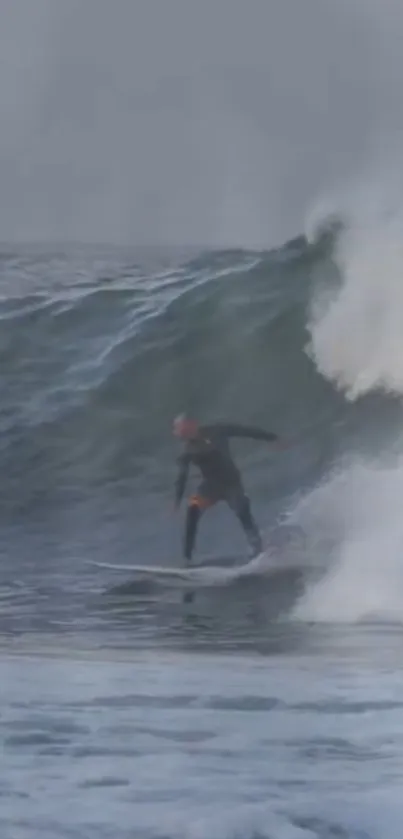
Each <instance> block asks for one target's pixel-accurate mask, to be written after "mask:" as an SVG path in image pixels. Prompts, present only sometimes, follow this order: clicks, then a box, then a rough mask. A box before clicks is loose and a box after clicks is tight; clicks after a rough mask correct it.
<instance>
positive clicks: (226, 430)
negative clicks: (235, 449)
mask: <svg viewBox="0 0 403 839" xmlns="http://www.w3.org/2000/svg"><path fill="white" fill-rule="evenodd" d="M216 428H217V431H218V432H219V433H220V434H222V436H223V437H248V438H249V439H250V440H265V441H266V442H268V443H275V442H277V441H278V440H279V437H278V435H277V434H274V432H273V431H265V430H264V429H263V428H256V427H255V426H251V425H238V424H236V423H220V424H217V426H216Z"/></svg>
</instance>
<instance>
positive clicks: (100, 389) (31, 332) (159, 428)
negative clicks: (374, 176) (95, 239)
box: [0, 226, 402, 611]
mask: <svg viewBox="0 0 403 839" xmlns="http://www.w3.org/2000/svg"><path fill="white" fill-rule="evenodd" d="M389 234H390V235H391V233H390V231H389ZM371 242H372V245H371V246H372V247H374V244H373V240H371ZM358 246H359V247H358ZM369 262H370V263H371V264H372V265H373V266H374V267H375V268H376V265H377V263H376V260H375V259H374V254H373V253H372V254H371V251H369V254H368V255H367V257H365V256H364V255H363V242H362V231H361V232H360V237H359V238H358V239H357V241H356V243H355V244H354V241H353V239H352V237H351V233H349V235H348V238H347V234H346V233H345V232H343V230H342V229H339V228H337V226H336V227H335V228H334V229H332V230H329V231H328V232H327V233H326V231H323V230H322V231H321V233H320V235H318V236H317V237H316V239H314V240H313V241H312V242H311V243H308V242H307V241H306V239H305V238H304V237H300V238H298V239H295V240H293V241H290V242H288V243H287V244H286V245H285V246H284V247H282V248H279V249H277V250H275V251H270V252H247V251H217V252H205V253H197V254H189V253H188V254H183V253H178V252H168V253H162V252H159V251H142V252H130V251H122V250H113V251H111V250H106V251H100V250H98V251H97V252H96V253H94V252H91V251H86V250H81V251H66V250H64V251H60V252H55V253H52V254H49V253H42V252H39V251H36V252H32V251H31V252H27V251H20V252H18V253H8V254H3V257H2V262H1V300H0V318H1V333H0V335H1V337H0V353H1V413H0V422H1V430H2V435H1V444H0V468H1V474H2V485H1V496H2V497H1V504H0V521H1V523H2V526H3V532H4V533H7V538H9V536H10V531H11V530H13V534H14V536H15V534H16V533H24V534H25V536H26V534H27V533H29V537H30V539H31V542H30V545H31V547H32V544H33V543H32V539H33V538H38V539H39V540H41V539H42V540H43V534H44V533H45V532H46V534H47V536H46V539H47V544H51V545H52V546H54V545H55V543H58V544H60V540H61V536H62V541H63V544H64V545H65V546H66V545H68V546H69V548H70V551H71V549H72V545H75V546H76V550H75V553H77V546H79V548H80V551H79V552H80V553H81V554H83V553H84V554H85V555H86V554H88V552H89V551H90V550H91V549H94V550H95V549H96V550H97V551H99V550H100V547H102V551H103V552H104V554H105V555H106V556H108V557H110V555H111V552H112V553H114V554H116V552H118V553H119V555H120V554H121V553H122V552H126V551H127V550H129V548H130V550H133V547H134V548H135V549H137V553H139V552H140V553H141V554H144V553H147V554H149V555H150V556H155V553H156V552H157V555H158V557H159V558H161V551H163V550H164V551H165V552H166V550H167V544H168V546H169V544H170V542H169V540H170V539H171V538H172V539H176V538H177V536H175V537H174V536H172V530H173V527H172V525H171V523H170V519H169V515H167V510H168V512H169V507H170V504H171V498H172V484H173V480H174V476H175V458H176V455H177V449H176V444H174V443H173V441H172V438H171V422H172V418H173V417H174V416H175V415H176V414H177V413H178V412H179V411H183V410H186V411H190V412H191V413H193V414H195V415H197V416H198V417H200V418H201V419H202V420H204V421H212V420H214V419H216V418H217V419H229V420H233V421H237V422H247V423H256V424H259V425H263V426H265V427H267V428H269V429H273V430H275V431H277V432H278V433H279V434H283V435H285V436H287V437H289V438H290V439H291V440H292V442H293V445H292V447H291V448H290V449H289V450H288V451H286V452H283V453H281V454H280V453H273V452H270V451H269V450H267V448H265V447H263V448H262V446H261V445H259V444H256V443H239V444H235V445H234V452H235V453H236V457H237V460H238V462H239V464H240V466H241V468H242V469H243V472H244V476H245V483H246V486H247V488H248V491H249V492H250V495H251V497H252V500H253V504H254V506H255V508H256V510H257V511H258V515H259V517H260V519H261V521H262V523H263V525H264V526H265V527H267V528H270V527H271V526H272V525H273V523H274V522H275V521H276V520H278V517H279V516H280V517H281V516H282V515H288V516H291V519H294V520H295V521H296V522H297V523H298V524H299V525H300V526H301V527H302V528H303V529H304V530H305V531H306V534H305V535H306V536H307V538H308V539H309V540H310V544H311V548H312V546H314V547H315V550H319V551H321V552H322V553H325V554H329V553H330V552H331V551H334V549H335V545H337V546H338V548H337V549H340V545H341V543H342V540H343V539H345V538H348V537H346V529H347V531H348V526H349V523H348V522H347V519H346V514H345V513H343V504H344V501H345V499H346V492H347V494H348V492H350V494H351V499H350V509H349V517H350V519H354V505H355V504H356V502H357V498H356V495H355V492H354V487H357V478H356V477H354V475H352V473H351V470H353V469H356V468H357V466H356V465H354V464H356V463H357V458H358V459H361V460H362V461H363V462H365V463H367V464H368V462H373V461H374V459H376V460H377V461H380V460H381V459H382V457H386V456H387V452H390V449H391V447H392V448H393V446H398V443H399V434H400V424H401V410H400V401H399V399H396V394H398V393H399V392H400V390H401V382H402V379H401V378H400V368H399V370H398V369H397V365H398V364H400V363H401V362H400V358H401V357H402V356H401V354H400V356H399V357H398V356H397V353H396V350H398V342H399V340H401V339H400V335H399V330H398V320H399V315H398V312H397V310H396V308H395V307H396V297H394V296H393V292H394V290H395V289H396V288H400V286H398V285H397V280H396V279H395V280H393V282H392V280H390V281H388V282H387V283H386V284H385V285H384V286H382V288H379V287H377V286H376V284H375V282H374V281H373V275H372V274H370V275H369V279H368V280H366V277H368V272H366V269H365V266H366V264H367V263H369ZM360 272H361V273H360ZM388 305H389V306H390V309H388ZM357 311H358V312H359V315H357ZM377 315H380V319H379V317H377ZM390 391H391V392H392V393H390ZM346 396H347V398H346ZM389 457H390V455H389ZM367 468H368V469H370V470H371V469H372V466H368V467H367ZM374 468H375V467H374ZM384 468H389V467H384ZM393 468H395V466H394V467H393ZM343 470H344V471H343ZM345 470H347V477H346V478H345V481H347V484H348V487H349V489H348V490H346V485H345V483H344V485H343V481H341V480H340V478H339V477H337V476H340V474H341V473H342V474H346V472H345ZM354 474H355V475H356V473H354ZM351 475H352V477H349V476H351ZM335 476H336V477H335ZM350 480H351V482H352V484H351V485H350V483H349V481H350ZM360 480H363V478H362V475H361V478H360ZM370 480H371V481H374V480H375V487H376V486H377V484H376V477H375V478H374V477H373V474H372V472H371V479H370ZM381 481H385V476H384V475H383V477H382V478H381ZM364 483H365V486H367V482H364ZM329 486H332V487H333V490H332V492H331V491H330V490H329ZM352 487H353V488H352ZM365 491H366V490H365ZM358 492H359V493H361V496H362V497H364V495H365V492H364V490H362V488H359V490H358ZM371 498H372V499H375V498H376V488H375V490H373V491H372V495H371ZM329 499H330V500H329ZM372 507H373V509H372V513H373V515H374V516H375V518H376V504H375V501H374V500H373V503H372ZM318 511H320V515H319V513H318ZM358 518H359V515H358V513H357V519H358ZM319 519H320V521H319ZM364 519H365V517H364ZM211 521H212V533H215V534H217V532H218V531H220V532H221V531H222V530H223V529H224V531H225V533H224V535H222V534H221V538H222V539H223V540H224V542H225V538H226V532H227V531H231V530H232V527H231V525H230V524H229V523H228V521H227V520H225V527H224V528H222V526H220V523H219V522H218V519H217V517H216V516H215V512H214V513H212V518H211ZM354 521H355V520H354ZM373 521H374V520H373ZM373 521H372V526H374V524H373ZM21 525H23V527H21ZM351 526H353V525H351ZM358 526H359V525H358V524H357V522H355V523H354V527H358ZM360 526H361V527H362V528H364V524H363V521H362V522H361V525H360ZM176 529H177V528H175V532H176ZM364 530H365V528H364ZM38 534H39V535H38ZM21 538H22V537H21V536H20V537H19V545H20V546H21ZM212 538H213V537H212ZM214 538H215V537H214ZM234 538H235V537H234ZM167 540H168V541H167ZM381 542H382V540H381ZM39 543H40V544H41V545H42V544H43V541H42V542H41V541H40V542H39ZM8 549H9V548H8ZM312 549H313V548H312ZM378 549H381V546H379V545H378ZM104 558H105V556H104ZM17 561H19V560H17ZM77 561H78V560H77ZM350 567H351V563H350ZM350 611H351V610H350ZM353 611H354V610H353Z"/></svg>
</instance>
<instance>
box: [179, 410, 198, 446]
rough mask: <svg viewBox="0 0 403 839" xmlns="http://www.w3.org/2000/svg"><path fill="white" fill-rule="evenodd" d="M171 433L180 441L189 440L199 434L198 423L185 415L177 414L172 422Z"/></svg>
mask: <svg viewBox="0 0 403 839" xmlns="http://www.w3.org/2000/svg"><path fill="white" fill-rule="evenodd" d="M172 431H173V433H174V435H175V437H180V439H181V440H191V439H192V438H193V437H197V435H198V433H199V423H198V422H197V420H195V419H191V418H190V417H187V416H186V414H179V416H177V417H175V419H174V421H173V426H172Z"/></svg>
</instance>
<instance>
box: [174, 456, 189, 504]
mask: <svg viewBox="0 0 403 839" xmlns="http://www.w3.org/2000/svg"><path fill="white" fill-rule="evenodd" d="M189 463H190V460H189V457H188V456H187V454H186V453H185V454H182V455H180V457H178V464H179V468H178V475H177V478H176V481H175V506H176V507H179V505H180V503H181V501H182V498H183V493H184V492H185V488H186V483H187V479H188V474H189Z"/></svg>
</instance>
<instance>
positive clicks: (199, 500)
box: [188, 492, 215, 510]
mask: <svg viewBox="0 0 403 839" xmlns="http://www.w3.org/2000/svg"><path fill="white" fill-rule="evenodd" d="M188 504H189V507H197V508H198V509H199V510H207V508H208V507H212V506H213V504H215V500H214V498H208V497H207V496H206V495H201V494H200V493H198V492H196V493H195V494H194V495H191V496H190V498H189V501H188Z"/></svg>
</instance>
